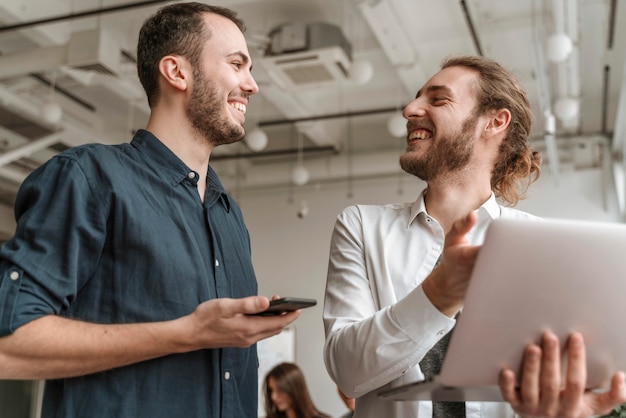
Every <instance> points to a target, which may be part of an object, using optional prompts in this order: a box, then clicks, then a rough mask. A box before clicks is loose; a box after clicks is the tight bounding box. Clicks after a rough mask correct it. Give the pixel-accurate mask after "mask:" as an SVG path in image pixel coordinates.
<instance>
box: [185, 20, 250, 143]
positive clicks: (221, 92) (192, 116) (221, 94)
mask: <svg viewBox="0 0 626 418" xmlns="http://www.w3.org/2000/svg"><path fill="white" fill-rule="evenodd" d="M204 20H205V22H206V24H207V26H208V28H209V31H210V33H211V36H210V38H209V39H208V40H207V41H206V43H205V45H204V48H203V52H202V55H201V57H200V60H199V62H197V63H192V65H193V66H194V71H193V83H192V86H191V95H190V97H189V99H188V101H187V104H186V108H185V111H186V114H187V117H188V118H189V120H190V122H191V124H192V126H193V127H194V129H196V131H198V133H200V134H201V135H202V136H203V137H204V138H205V139H206V140H207V141H208V142H210V143H211V144H213V145H221V144H229V143H231V142H236V141H239V140H241V139H242V138H243V136H244V134H245V131H244V128H243V124H244V122H245V113H246V107H247V105H248V99H249V97H250V96H251V95H253V94H256V93H257V92H258V91H259V88H258V86H257V84H256V82H255V81H254V78H253V77H252V74H251V73H250V70H251V67H252V63H251V60H250V54H249V53H248V47H247V45H246V40H245V38H244V36H243V33H241V31H240V30H239V28H238V27H237V25H235V24H234V23H233V22H232V21H231V20H230V19H227V18H225V17H223V16H220V15H216V14H211V13H207V14H205V16H204Z"/></svg>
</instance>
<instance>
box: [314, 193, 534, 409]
mask: <svg viewBox="0 0 626 418" xmlns="http://www.w3.org/2000/svg"><path fill="white" fill-rule="evenodd" d="M476 212H477V215H478V221H477V223H476V225H475V226H474V228H472V230H471V231H470V232H469V234H468V235H467V236H466V237H467V239H468V240H469V241H470V242H471V244H472V245H479V244H481V243H482V242H483V240H484V236H485V232H486V230H487V226H488V225H489V223H490V222H491V220H493V219H496V218H499V217H503V218H504V217H506V218H530V217H534V216H533V215H530V214H527V213H525V212H521V211H519V210H516V209H512V208H509V207H504V206H500V205H498V203H497V202H496V199H495V196H493V195H492V196H491V198H490V199H489V200H488V201H487V202H486V203H485V204H483V205H482V206H481V207H480V208H479V209H478V210H477V211H476ZM444 238H445V234H444V231H443V229H442V228H441V226H440V225H439V223H438V222H437V220H435V219H434V218H432V217H431V216H429V215H428V213H426V208H425V204H424V192H422V194H421V195H420V197H419V198H418V199H417V201H415V202H414V203H403V204H389V205H356V206H351V207H348V208H346V209H345V210H344V211H343V212H342V213H341V214H340V215H339V216H338V217H337V222H336V224H335V228H334V231H333V235H332V239H331V246H330V258H329V266H328V278H327V283H326V296H325V300H324V313H323V317H324V328H325V332H326V343H325V346H324V361H325V363H326V368H327V370H328V372H329V374H330V375H331V377H332V379H333V380H334V381H335V382H336V383H337V384H338V385H339V387H340V388H341V390H342V391H343V392H344V393H345V394H346V395H348V396H352V397H356V398H357V401H356V410H355V413H354V417H355V418H382V417H384V418H391V417H393V418H405V417H406V418H409V417H410V418H414V417H419V418H424V417H428V418H430V417H432V406H431V402H430V401H428V402H408V401H403V402H397V401H386V400H381V399H379V398H378V397H377V395H376V393H377V392H378V391H379V390H380V389H383V388H387V387H390V386H391V385H393V386H397V385H400V384H404V383H408V382H413V381H417V380H422V379H424V375H423V374H422V371H421V370H420V367H419V364H418V363H419V362H420V361H421V360H422V358H423V357H424V355H425V354H426V353H427V352H428V351H429V350H430V349H431V348H432V347H433V346H434V345H435V343H436V342H437V341H439V339H440V338H441V337H442V336H443V335H445V334H446V333H447V332H448V331H450V329H452V327H453V326H454V324H455V322H456V321H455V320H454V319H451V318H449V317H448V316H446V315H444V314H442V313H441V312H439V310H437V308H435V307H434V306H433V305H432V303H431V302H430V301H429V299H428V298H427V297H426V295H425V294H424V292H423V290H422V286H421V283H422V281H423V280H424V279H425V278H426V277H427V276H428V275H429V274H430V272H431V270H432V269H433V268H434V266H435V263H436V262H437V259H438V258H439V256H440V254H441V251H442V248H443V243H444ZM466 413H467V418H506V417H514V416H515V414H514V412H513V410H512V409H511V408H510V407H509V405H508V404H506V403H499V402H482V403H480V402H467V403H466Z"/></svg>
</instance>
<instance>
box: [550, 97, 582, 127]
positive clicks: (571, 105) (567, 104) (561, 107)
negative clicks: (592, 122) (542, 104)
mask: <svg viewBox="0 0 626 418" xmlns="http://www.w3.org/2000/svg"><path fill="white" fill-rule="evenodd" d="M579 106H580V104H579V103H578V100H576V99H573V98H571V97H561V98H560V99H558V100H557V101H556V103H554V114H555V115H556V117H557V118H559V120H560V121H561V122H563V121H569V120H572V119H574V118H575V117H576V116H578V110H579Z"/></svg>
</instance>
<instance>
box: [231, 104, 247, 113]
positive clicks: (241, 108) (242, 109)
mask: <svg viewBox="0 0 626 418" xmlns="http://www.w3.org/2000/svg"><path fill="white" fill-rule="evenodd" d="M228 104H229V105H231V106H232V107H233V108H234V109H235V110H237V111H239V112H240V113H241V114H242V115H245V114H246V109H247V106H246V105H245V104H243V103H240V102H230V103H228Z"/></svg>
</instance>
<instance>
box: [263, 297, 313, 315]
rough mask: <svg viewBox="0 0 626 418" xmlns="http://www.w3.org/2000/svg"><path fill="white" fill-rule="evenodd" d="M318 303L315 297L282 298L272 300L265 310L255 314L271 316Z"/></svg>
mask: <svg viewBox="0 0 626 418" xmlns="http://www.w3.org/2000/svg"><path fill="white" fill-rule="evenodd" d="M315 305H317V301H316V300H315V299H304V298H289V297H287V298H280V299H276V300H272V301H270V306H269V308H267V309H266V310H264V311H263V312H259V313H256V314H254V315H261V316H271V315H280V314H282V313H284V312H291V311H295V310H297V309H303V308H309V307H311V306H315Z"/></svg>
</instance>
